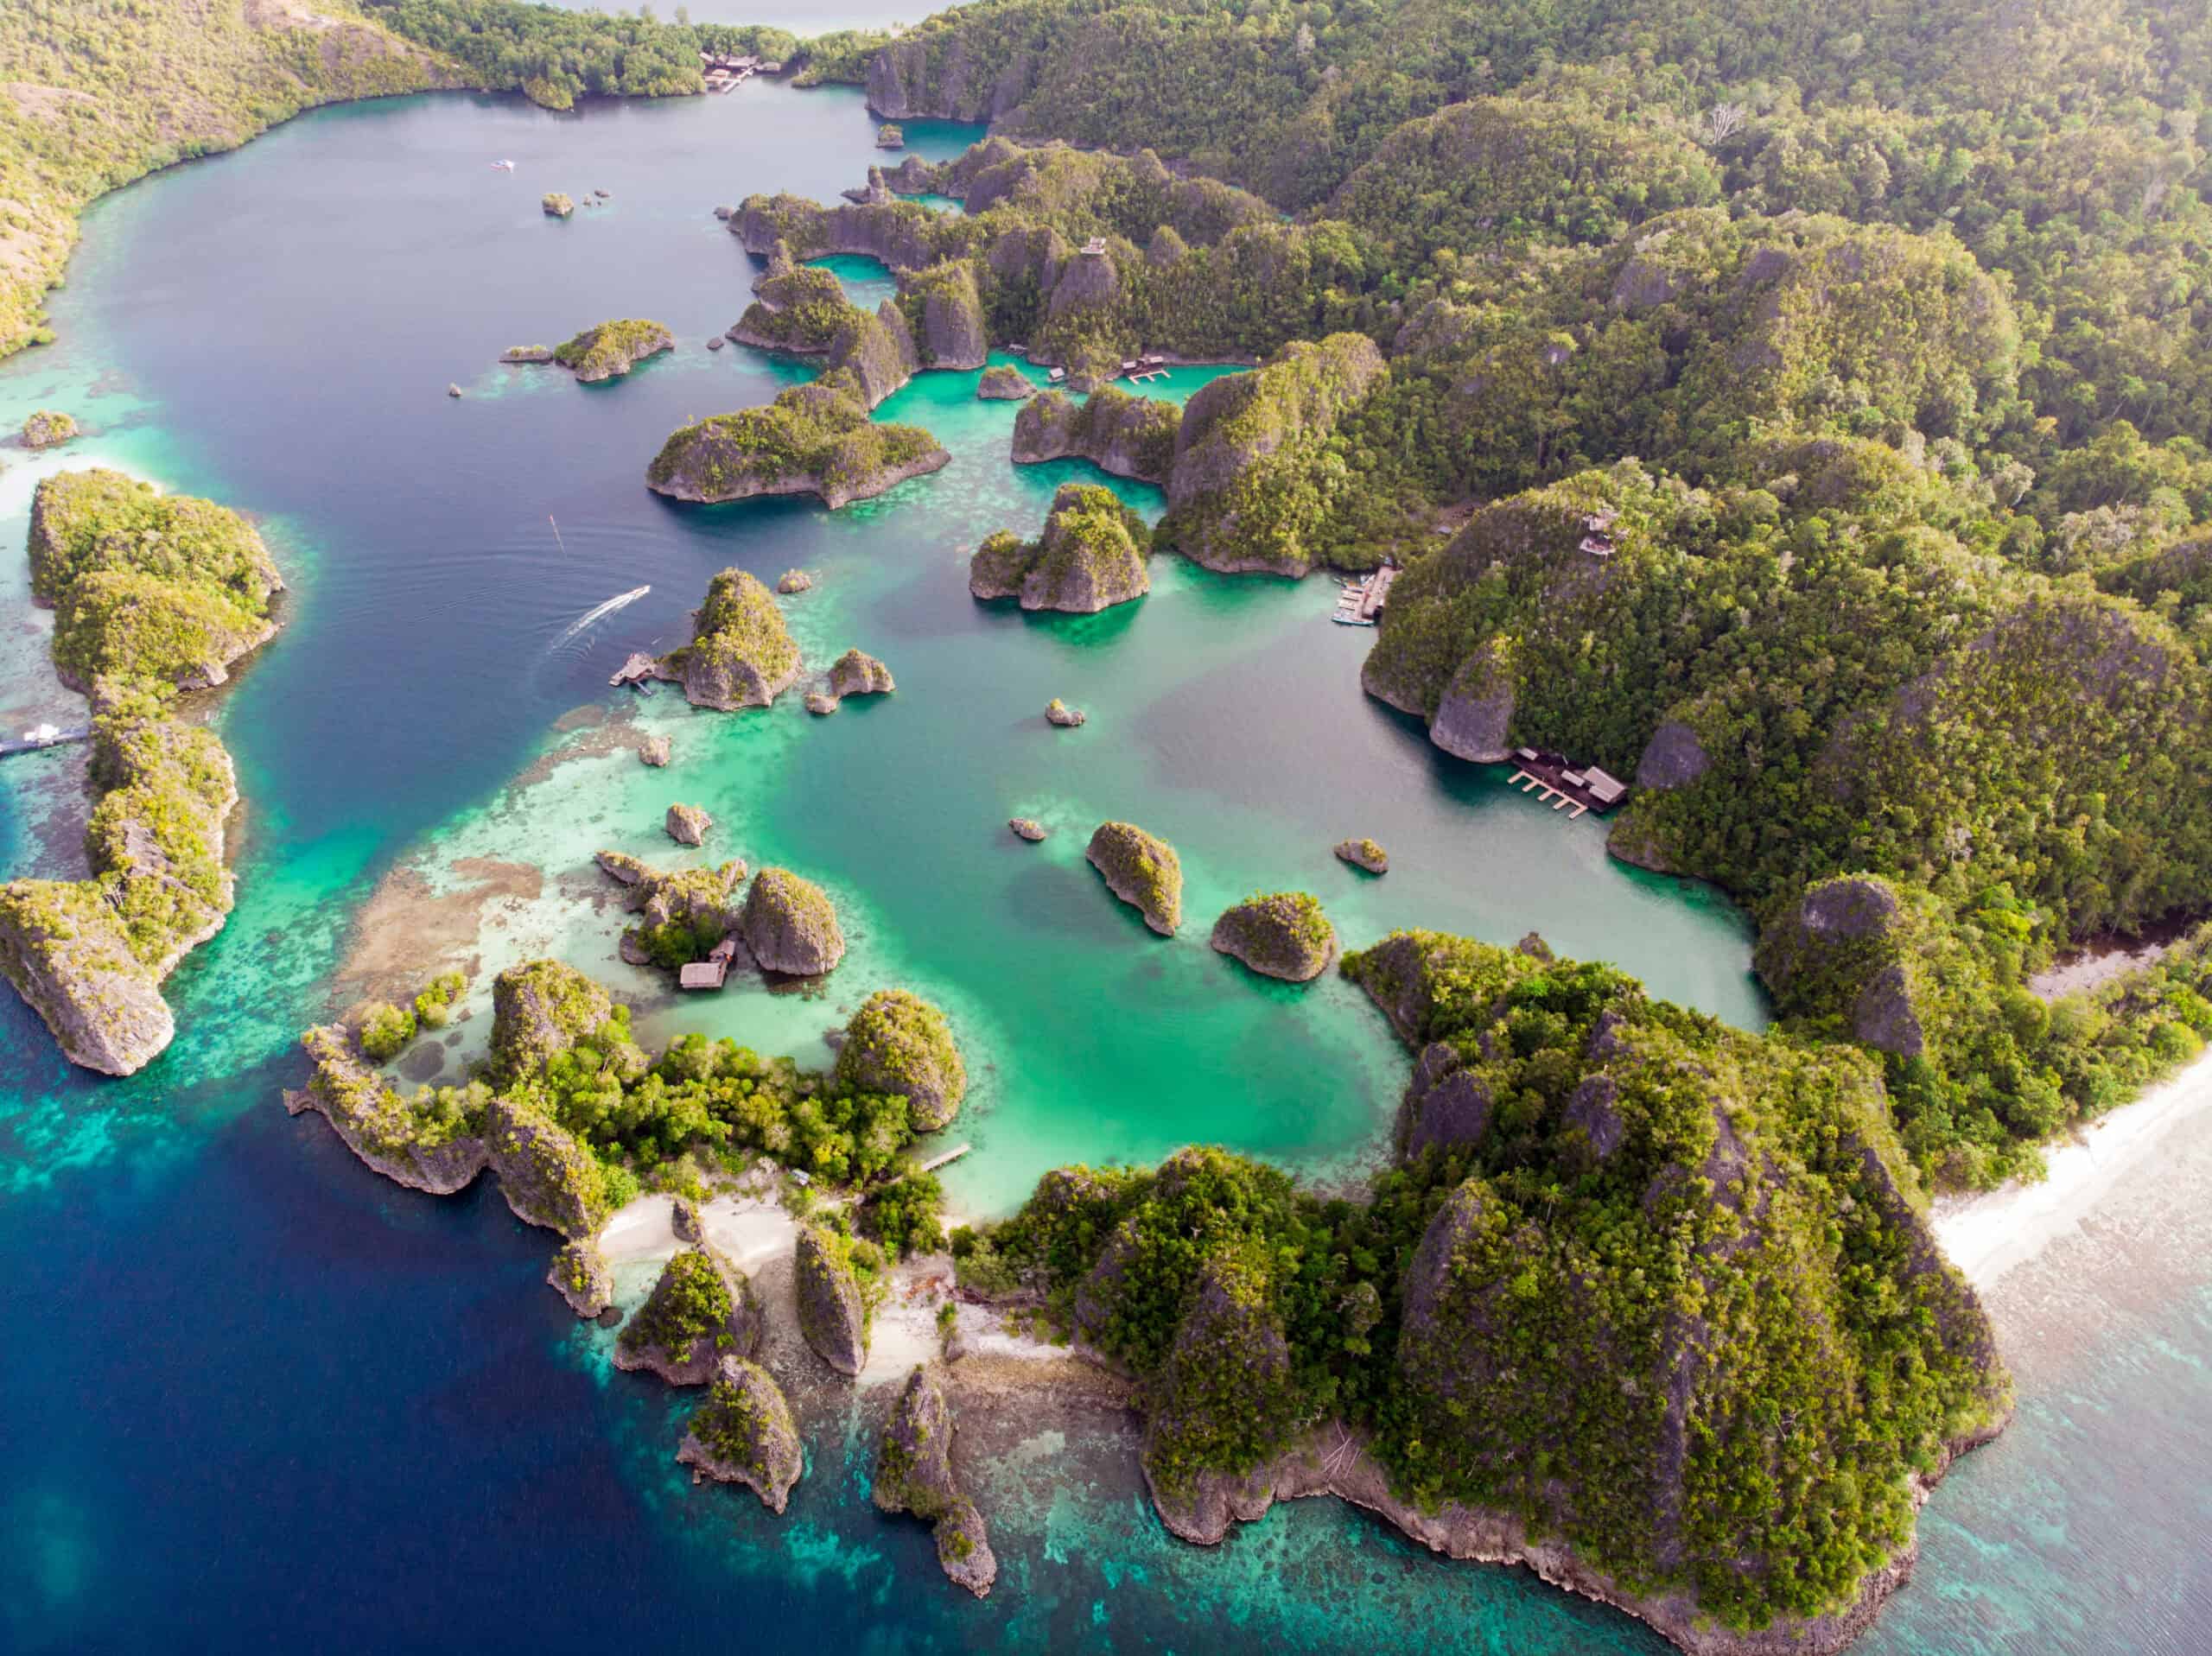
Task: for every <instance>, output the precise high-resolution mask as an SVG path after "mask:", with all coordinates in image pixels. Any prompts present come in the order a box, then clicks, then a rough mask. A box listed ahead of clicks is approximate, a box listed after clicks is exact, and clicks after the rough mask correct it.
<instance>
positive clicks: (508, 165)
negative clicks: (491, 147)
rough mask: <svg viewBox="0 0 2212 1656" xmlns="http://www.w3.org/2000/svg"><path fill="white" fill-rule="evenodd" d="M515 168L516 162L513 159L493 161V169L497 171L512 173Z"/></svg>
mask: <svg viewBox="0 0 2212 1656" xmlns="http://www.w3.org/2000/svg"><path fill="white" fill-rule="evenodd" d="M514 169H515V164H514V162H511V161H495V162H493V163H492V170H493V172H495V173H512V171H514Z"/></svg>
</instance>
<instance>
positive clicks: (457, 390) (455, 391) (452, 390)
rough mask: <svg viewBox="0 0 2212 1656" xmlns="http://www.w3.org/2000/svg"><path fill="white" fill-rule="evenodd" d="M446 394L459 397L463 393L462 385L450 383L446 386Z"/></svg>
mask: <svg viewBox="0 0 2212 1656" xmlns="http://www.w3.org/2000/svg"><path fill="white" fill-rule="evenodd" d="M446 395H447V396H448V397H459V396H460V395H461V387H460V386H458V385H448V386H447V387H446Z"/></svg>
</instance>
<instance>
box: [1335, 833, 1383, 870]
mask: <svg viewBox="0 0 2212 1656" xmlns="http://www.w3.org/2000/svg"><path fill="white" fill-rule="evenodd" d="M1337 855H1338V856H1339V857H1341V858H1342V859H1343V860H1344V861H1346V862H1348V863H1350V864H1351V865H1352V866H1354V867H1356V868H1364V869H1365V870H1367V872H1369V873H1370V874H1381V873H1387V872H1389V867H1390V853H1389V852H1387V851H1385V850H1383V847H1381V846H1379V845H1377V844H1376V843H1375V841H1372V840H1345V841H1340V842H1339V843H1338V846H1337Z"/></svg>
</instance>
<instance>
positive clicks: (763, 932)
mask: <svg viewBox="0 0 2212 1656" xmlns="http://www.w3.org/2000/svg"><path fill="white" fill-rule="evenodd" d="M740 930H741V933H742V935H743V937H744V940H745V945H746V947H747V949H751V950H752V951H753V959H754V960H756V961H759V962H760V965H761V967H762V968H763V969H765V970H766V971H770V972H781V973H784V974H787V975H789V976H791V977H817V976H819V975H820V974H823V973H824V972H827V971H828V970H829V969H830V968H832V967H834V966H835V965H836V964H837V962H838V961H841V960H842V959H843V958H844V957H845V934H844V933H843V931H842V930H840V929H839V928H838V925H837V910H836V908H835V906H833V905H832V904H831V903H830V901H829V895H828V893H826V892H825V891H823V889H822V888H821V887H820V886H819V885H816V884H815V883H814V882H813V881H812V880H810V879H801V878H800V877H799V876H798V875H797V874H794V873H792V872H791V870H790V869H788V868H763V869H762V870H761V871H760V872H759V873H758V874H756V875H755V876H753V889H752V890H751V891H748V892H747V893H746V898H745V910H744V913H743V916H742V917H741V921H740Z"/></svg>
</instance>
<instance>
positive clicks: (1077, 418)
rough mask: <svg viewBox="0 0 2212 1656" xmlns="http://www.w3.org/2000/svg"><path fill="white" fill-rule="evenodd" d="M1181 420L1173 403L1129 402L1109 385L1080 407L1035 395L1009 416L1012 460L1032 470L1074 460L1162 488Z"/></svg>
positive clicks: (1053, 395) (1056, 395)
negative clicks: (1042, 465) (1044, 463)
mask: <svg viewBox="0 0 2212 1656" xmlns="http://www.w3.org/2000/svg"><path fill="white" fill-rule="evenodd" d="M1201 395H1203V393H1201ZM1192 400H1193V401H1195V400H1196V399H1195V398H1194V399H1192ZM1183 417H1184V416H1183V411H1182V410H1181V409H1179V408H1177V407H1176V406H1175V405H1174V404H1173V403H1158V402H1154V401H1153V400H1152V399H1151V398H1149V397H1133V396H1131V395H1130V394H1129V393H1128V392H1127V391H1124V390H1120V389H1118V388H1117V387H1116V386H1112V385H1102V386H1100V387H1099V388H1098V390H1095V391H1093V392H1092V393H1091V394H1090V396H1089V397H1086V398H1085V399H1084V401H1083V402H1081V403H1077V402H1076V401H1075V400H1074V399H1072V398H1071V397H1066V396H1065V395H1063V394H1062V393H1060V392H1058V391H1053V390H1046V391H1039V392H1038V393H1037V395H1035V396H1034V397H1031V398H1030V399H1029V400H1028V401H1027V402H1026V403H1023V404H1022V405H1021V411H1020V414H1018V415H1016V416H1014V463H1015V464H1016V465H1018V466H1032V465H1037V464H1039V463H1041V462H1043V461H1046V460H1066V459H1068V458H1069V457H1070V456H1074V457H1077V458H1079V459H1082V460H1089V461H1090V463H1091V464H1092V465H1093V466H1097V467H1098V469H1099V470H1101V471H1102V472H1110V473H1113V474H1114V475H1115V476H1116V477H1125V478H1131V479H1135V480H1136V481H1138V482H1140V483H1158V484H1165V483H1166V481H1167V479H1168V474H1169V473H1171V472H1172V471H1173V469H1174V465H1175V442H1176V433H1177V432H1178V431H1179V429H1180V428H1181V424H1182V421H1183Z"/></svg>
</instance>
